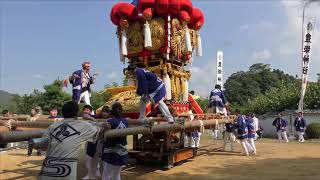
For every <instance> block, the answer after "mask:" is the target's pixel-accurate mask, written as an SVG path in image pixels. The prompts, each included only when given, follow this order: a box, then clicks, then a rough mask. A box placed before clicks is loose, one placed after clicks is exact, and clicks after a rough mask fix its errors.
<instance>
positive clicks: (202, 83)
mask: <svg viewBox="0 0 320 180" xmlns="http://www.w3.org/2000/svg"><path fill="white" fill-rule="evenodd" d="M191 70H192V71H191V72H192V76H191V79H190V81H189V90H194V91H195V93H196V94H197V95H200V96H202V97H207V96H208V95H209V93H210V91H211V89H213V88H214V85H215V83H216V62H215V61H213V60H210V61H208V62H207V63H206V64H205V63H204V64H203V66H201V67H198V66H193V67H192V68H191Z"/></svg>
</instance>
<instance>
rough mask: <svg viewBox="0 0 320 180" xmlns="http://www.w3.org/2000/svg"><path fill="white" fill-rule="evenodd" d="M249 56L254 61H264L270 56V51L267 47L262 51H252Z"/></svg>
mask: <svg viewBox="0 0 320 180" xmlns="http://www.w3.org/2000/svg"><path fill="white" fill-rule="evenodd" d="M251 58H252V60H254V61H255V62H261V61H266V60H268V59H270V58H271V52H270V51H269V50H267V49H264V50H262V51H254V52H253V53H252V56H251Z"/></svg>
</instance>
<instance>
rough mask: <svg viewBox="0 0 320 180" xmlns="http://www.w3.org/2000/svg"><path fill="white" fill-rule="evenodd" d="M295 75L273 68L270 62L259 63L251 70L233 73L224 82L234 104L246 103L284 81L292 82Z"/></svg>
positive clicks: (229, 97) (226, 91)
mask: <svg viewBox="0 0 320 180" xmlns="http://www.w3.org/2000/svg"><path fill="white" fill-rule="evenodd" d="M294 81H296V79H295V77H293V76H291V75H288V74H285V73H284V72H283V71H281V70H279V69H271V67H270V65H269V64H263V63H257V64H253V65H251V66H250V67H249V70H248V71H246V72H244V71H239V72H236V73H233V74H232V75H231V76H230V77H229V78H228V79H227V80H226V83H225V84H224V87H225V93H226V96H227V98H228V100H229V101H230V102H231V103H233V104H239V105H245V104H246V103H247V102H248V101H249V100H252V99H254V98H255V97H257V96H259V95H264V94H266V92H268V91H270V90H271V89H272V88H274V87H280V85H281V84H282V83H292V82H294Z"/></svg>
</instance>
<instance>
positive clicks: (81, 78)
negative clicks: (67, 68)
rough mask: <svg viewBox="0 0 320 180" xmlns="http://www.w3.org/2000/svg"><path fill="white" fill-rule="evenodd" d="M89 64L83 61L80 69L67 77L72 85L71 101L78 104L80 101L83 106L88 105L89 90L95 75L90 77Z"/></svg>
mask: <svg viewBox="0 0 320 180" xmlns="http://www.w3.org/2000/svg"><path fill="white" fill-rule="evenodd" d="M90 67H91V64H90V62H89V61H85V62H83V63H82V69H81V70H77V71H75V72H73V73H72V75H71V76H70V77H69V82H70V83H71V84H72V89H73V90H72V100H73V101H75V102H77V103H78V104H79V103H80V102H81V100H82V101H83V102H84V103H85V104H89V105H91V103H90V97H91V88H90V85H91V84H93V83H94V80H95V79H96V75H97V74H94V75H93V76H91V75H90V73H89V71H90Z"/></svg>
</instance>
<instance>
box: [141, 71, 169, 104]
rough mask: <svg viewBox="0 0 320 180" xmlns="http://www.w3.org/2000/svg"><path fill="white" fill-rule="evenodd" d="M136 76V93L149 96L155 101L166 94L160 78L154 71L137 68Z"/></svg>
mask: <svg viewBox="0 0 320 180" xmlns="http://www.w3.org/2000/svg"><path fill="white" fill-rule="evenodd" d="M136 77H137V81H138V87H137V94H138V95H139V96H142V95H147V96H150V97H151V98H153V100H154V102H155V103H157V102H159V101H160V100H161V99H162V98H163V97H164V96H165V95H166V89H165V86H164V84H163V82H162V80H161V79H160V78H158V77H157V76H156V75H155V74H154V73H152V72H150V71H147V70H144V69H141V68H137V69H136Z"/></svg>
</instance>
